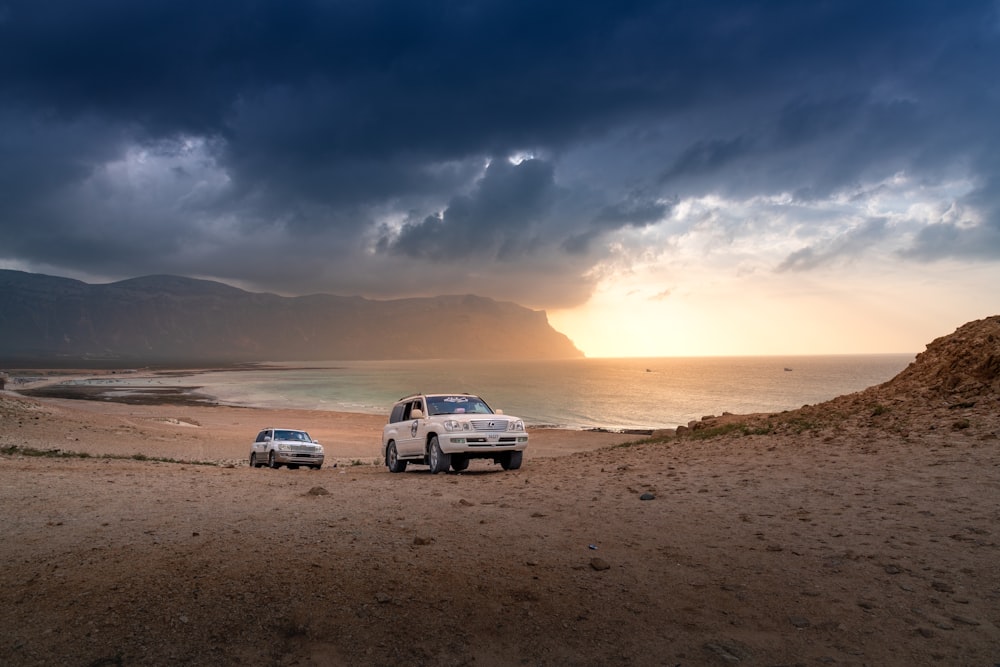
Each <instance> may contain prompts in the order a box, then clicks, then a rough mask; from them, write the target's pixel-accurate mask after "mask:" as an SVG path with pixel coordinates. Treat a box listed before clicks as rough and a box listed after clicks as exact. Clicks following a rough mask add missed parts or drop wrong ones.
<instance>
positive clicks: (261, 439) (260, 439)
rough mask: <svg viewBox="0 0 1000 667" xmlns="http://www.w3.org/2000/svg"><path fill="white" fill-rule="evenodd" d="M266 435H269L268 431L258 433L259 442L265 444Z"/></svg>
mask: <svg viewBox="0 0 1000 667" xmlns="http://www.w3.org/2000/svg"><path fill="white" fill-rule="evenodd" d="M266 434H267V431H261V432H260V433H258V434H257V442H264V436H265V435H266Z"/></svg>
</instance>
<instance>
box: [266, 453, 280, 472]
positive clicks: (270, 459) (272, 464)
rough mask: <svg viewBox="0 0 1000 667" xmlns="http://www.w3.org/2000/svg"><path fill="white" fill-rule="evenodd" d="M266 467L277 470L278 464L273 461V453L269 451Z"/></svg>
mask: <svg viewBox="0 0 1000 667" xmlns="http://www.w3.org/2000/svg"><path fill="white" fill-rule="evenodd" d="M267 467H268V468H274V469H277V468H278V462H277V461H275V460H274V452H273V451H271V452H269V453H268V455H267Z"/></svg>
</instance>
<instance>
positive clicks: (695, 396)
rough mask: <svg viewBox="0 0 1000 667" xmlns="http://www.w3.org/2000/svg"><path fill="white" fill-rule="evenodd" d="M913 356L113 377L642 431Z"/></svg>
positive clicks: (805, 398) (259, 396) (794, 393)
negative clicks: (485, 411)
mask: <svg viewBox="0 0 1000 667" xmlns="http://www.w3.org/2000/svg"><path fill="white" fill-rule="evenodd" d="M914 357H915V355H914V354H909V353H907V354H867V355H823V356H789V357H778V356H752V357H751V356H748V357H658V358H650V359H637V358H618V359H608V358H599V359H595V358H586V359H570V360H559V361H468V360H420V361H347V362H328V363H313V362H309V363H298V364H296V363H282V364H267V365H266V366H261V367H252V368H249V369H246V368H244V369H234V370H215V371H211V372H197V373H193V374H191V375H187V376H159V377H156V378H153V379H149V380H143V379H140V378H134V379H128V378H124V377H119V379H118V380H117V381H116V382H120V383H124V384H129V383H131V384H133V385H138V384H144V383H145V384H149V383H153V384H158V385H178V386H190V385H197V386H199V387H200V389H199V390H198V391H199V392H200V393H203V394H208V395H210V396H213V397H214V398H215V399H216V400H217V401H218V402H220V403H222V404H227V405H238V406H249V407H266V408H301V409H309V410H329V411H337V412H358V413H371V414H379V415H387V414H388V412H389V409H390V408H391V407H392V404H393V403H394V402H395V401H396V400H398V399H399V398H402V397H404V396H407V395H409V394H413V393H418V392H428V393H431V392H449V393H450V392H455V393H458V392H467V393H470V394H477V395H479V396H481V397H482V398H483V399H485V400H486V402H487V403H489V404H490V405H491V406H492V407H493V408H494V409H501V410H503V411H504V412H505V413H506V414H510V415H516V416H518V417H521V418H522V419H524V420H525V423H526V424H527V425H528V426H530V427H536V428H544V427H552V428H568V429H607V430H611V431H632V430H637V431H641V430H650V429H663V428H674V427H676V426H678V425H682V424H687V423H689V422H691V421H693V420H698V419H701V418H702V417H704V416H707V415H720V414H722V413H723V412H731V413H737V414H747V413H755V412H781V411H783V410H792V409H795V408H799V407H802V406H803V405H812V404H816V403H821V402H823V401H826V400H829V399H831V398H835V397H837V396H841V395H843V394H850V393H853V392H856V391H860V390H862V389H866V388H868V387H871V386H874V385H877V384H881V383H882V382H885V381H887V380H890V379H892V378H893V377H894V376H895V375H897V374H898V373H899V372H900V371H901V370H903V369H904V368H905V367H906V366H907V365H908V364H909V363H910V362H911V361H913V359H914Z"/></svg>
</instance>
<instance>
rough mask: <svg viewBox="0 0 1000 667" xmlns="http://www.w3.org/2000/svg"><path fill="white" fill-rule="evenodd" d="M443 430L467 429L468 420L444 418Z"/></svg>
mask: <svg viewBox="0 0 1000 667" xmlns="http://www.w3.org/2000/svg"><path fill="white" fill-rule="evenodd" d="M444 430H446V431H468V430H469V424H468V422H460V421H458V420H457V419H446V420H445V421H444Z"/></svg>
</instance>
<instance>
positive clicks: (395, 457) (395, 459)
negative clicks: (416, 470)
mask: <svg viewBox="0 0 1000 667" xmlns="http://www.w3.org/2000/svg"><path fill="white" fill-rule="evenodd" d="M385 465H386V467H387V468H389V472H403V471H405V470H406V461H401V460H400V459H399V453H398V452H397V451H396V443H395V442H394V441H391V440H390V441H389V448H388V449H387V450H386V452H385Z"/></svg>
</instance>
